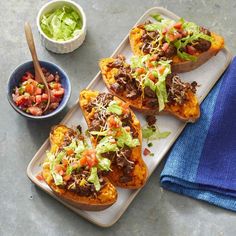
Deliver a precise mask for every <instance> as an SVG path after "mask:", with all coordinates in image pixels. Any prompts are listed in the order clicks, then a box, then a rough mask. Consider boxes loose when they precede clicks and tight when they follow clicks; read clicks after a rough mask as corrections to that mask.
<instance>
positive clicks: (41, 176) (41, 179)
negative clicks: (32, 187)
mask: <svg viewBox="0 0 236 236" xmlns="http://www.w3.org/2000/svg"><path fill="white" fill-rule="evenodd" d="M36 178H37V180H39V181H43V175H42V172H40V173H39V174H37V175H36Z"/></svg>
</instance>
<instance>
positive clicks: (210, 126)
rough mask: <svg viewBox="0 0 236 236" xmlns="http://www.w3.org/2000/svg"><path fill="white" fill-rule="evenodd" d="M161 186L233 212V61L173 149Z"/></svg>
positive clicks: (235, 83)
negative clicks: (196, 117) (199, 115)
mask: <svg viewBox="0 0 236 236" xmlns="http://www.w3.org/2000/svg"><path fill="white" fill-rule="evenodd" d="M161 185H162V186H163V187H164V188H166V189H168V190H171V191H174V192H177V193H180V194H183V195H187V196H190V197H193V198H196V199H200V200H204V201H207V202H209V203H212V204H215V205H217V206H220V207H223V208H226V209H230V210H233V211H236V58H234V60H233V61H232V63H231V65H230V66H229V67H228V69H227V71H226V72H225V73H224V75H223V78H222V79H221V80H220V81H219V82H218V83H217V85H216V86H215V87H214V88H213V90H212V91H211V92H210V94H209V95H208V96H207V98H206V99H205V100H204V102H203V103H202V105H201V118H200V119H199V120H198V121H197V122H196V123H195V124H189V125H187V127H186V128H185V130H184V131H183V133H182V134H181V136H180V137H179V139H178V140H177V142H176V143H175V145H174V146H173V149H172V150H171V152H170V154H169V156H168V159H167V162H166V164H165V167H164V169H163V171H162V173H161Z"/></svg>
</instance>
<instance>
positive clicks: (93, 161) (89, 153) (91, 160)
mask: <svg viewBox="0 0 236 236" xmlns="http://www.w3.org/2000/svg"><path fill="white" fill-rule="evenodd" d="M79 161H80V166H89V167H90V168H92V167H93V166H95V165H97V164H98V159H97V156H96V151H95V150H94V149H88V150H86V151H84V152H83V154H82V157H81V159H80V160H79Z"/></svg>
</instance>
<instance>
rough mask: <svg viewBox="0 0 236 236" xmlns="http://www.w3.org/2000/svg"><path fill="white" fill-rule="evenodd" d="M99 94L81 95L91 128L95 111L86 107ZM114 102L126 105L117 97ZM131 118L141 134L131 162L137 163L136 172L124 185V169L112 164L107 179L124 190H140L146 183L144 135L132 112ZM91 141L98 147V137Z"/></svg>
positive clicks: (85, 92)
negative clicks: (122, 179) (142, 148)
mask: <svg viewBox="0 0 236 236" xmlns="http://www.w3.org/2000/svg"><path fill="white" fill-rule="evenodd" d="M98 94H99V93H98V92H97V91H91V90H84V91H82V92H81V93H80V106H81V109H82V111H83V113H84V117H85V119H86V122H87V124H88V127H91V121H92V120H93V114H94V109H92V110H91V112H87V110H86V106H87V105H88V104H89V103H90V101H91V100H93V99H94V98H96V97H97V96H98ZM114 100H117V101H119V102H121V103H124V102H123V101H121V100H120V99H118V98H117V97H114ZM131 117H132V125H133V127H134V129H135V130H136V131H137V132H138V134H139V135H138V139H139V142H140V145H139V146H136V147H134V148H132V154H131V159H130V160H131V161H133V162H134V163H135V167H134V170H133V171H132V173H131V175H132V180H131V181H129V182H127V183H122V182H121V181H120V177H121V176H122V175H123V172H122V169H119V168H118V167H117V165H116V164H114V163H112V164H111V169H112V171H110V172H109V174H108V176H107V177H108V178H109V180H110V181H111V182H112V183H113V184H114V185H116V186H119V187H123V188H140V187H141V186H143V185H144V183H145V182H146V178H147V167H146V165H145V163H144V161H143V159H142V154H141V144H142V133H141V127H140V123H139V121H138V119H137V118H136V116H135V115H134V113H133V112H132V111H131ZM91 141H92V143H93V145H94V146H96V145H97V139H96V136H91Z"/></svg>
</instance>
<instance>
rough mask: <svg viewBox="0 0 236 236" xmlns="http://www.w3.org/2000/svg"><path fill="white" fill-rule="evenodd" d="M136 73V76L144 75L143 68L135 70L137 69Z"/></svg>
mask: <svg viewBox="0 0 236 236" xmlns="http://www.w3.org/2000/svg"><path fill="white" fill-rule="evenodd" d="M136 73H137V74H138V75H141V74H143V73H145V69H144V68H137V69H136Z"/></svg>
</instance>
